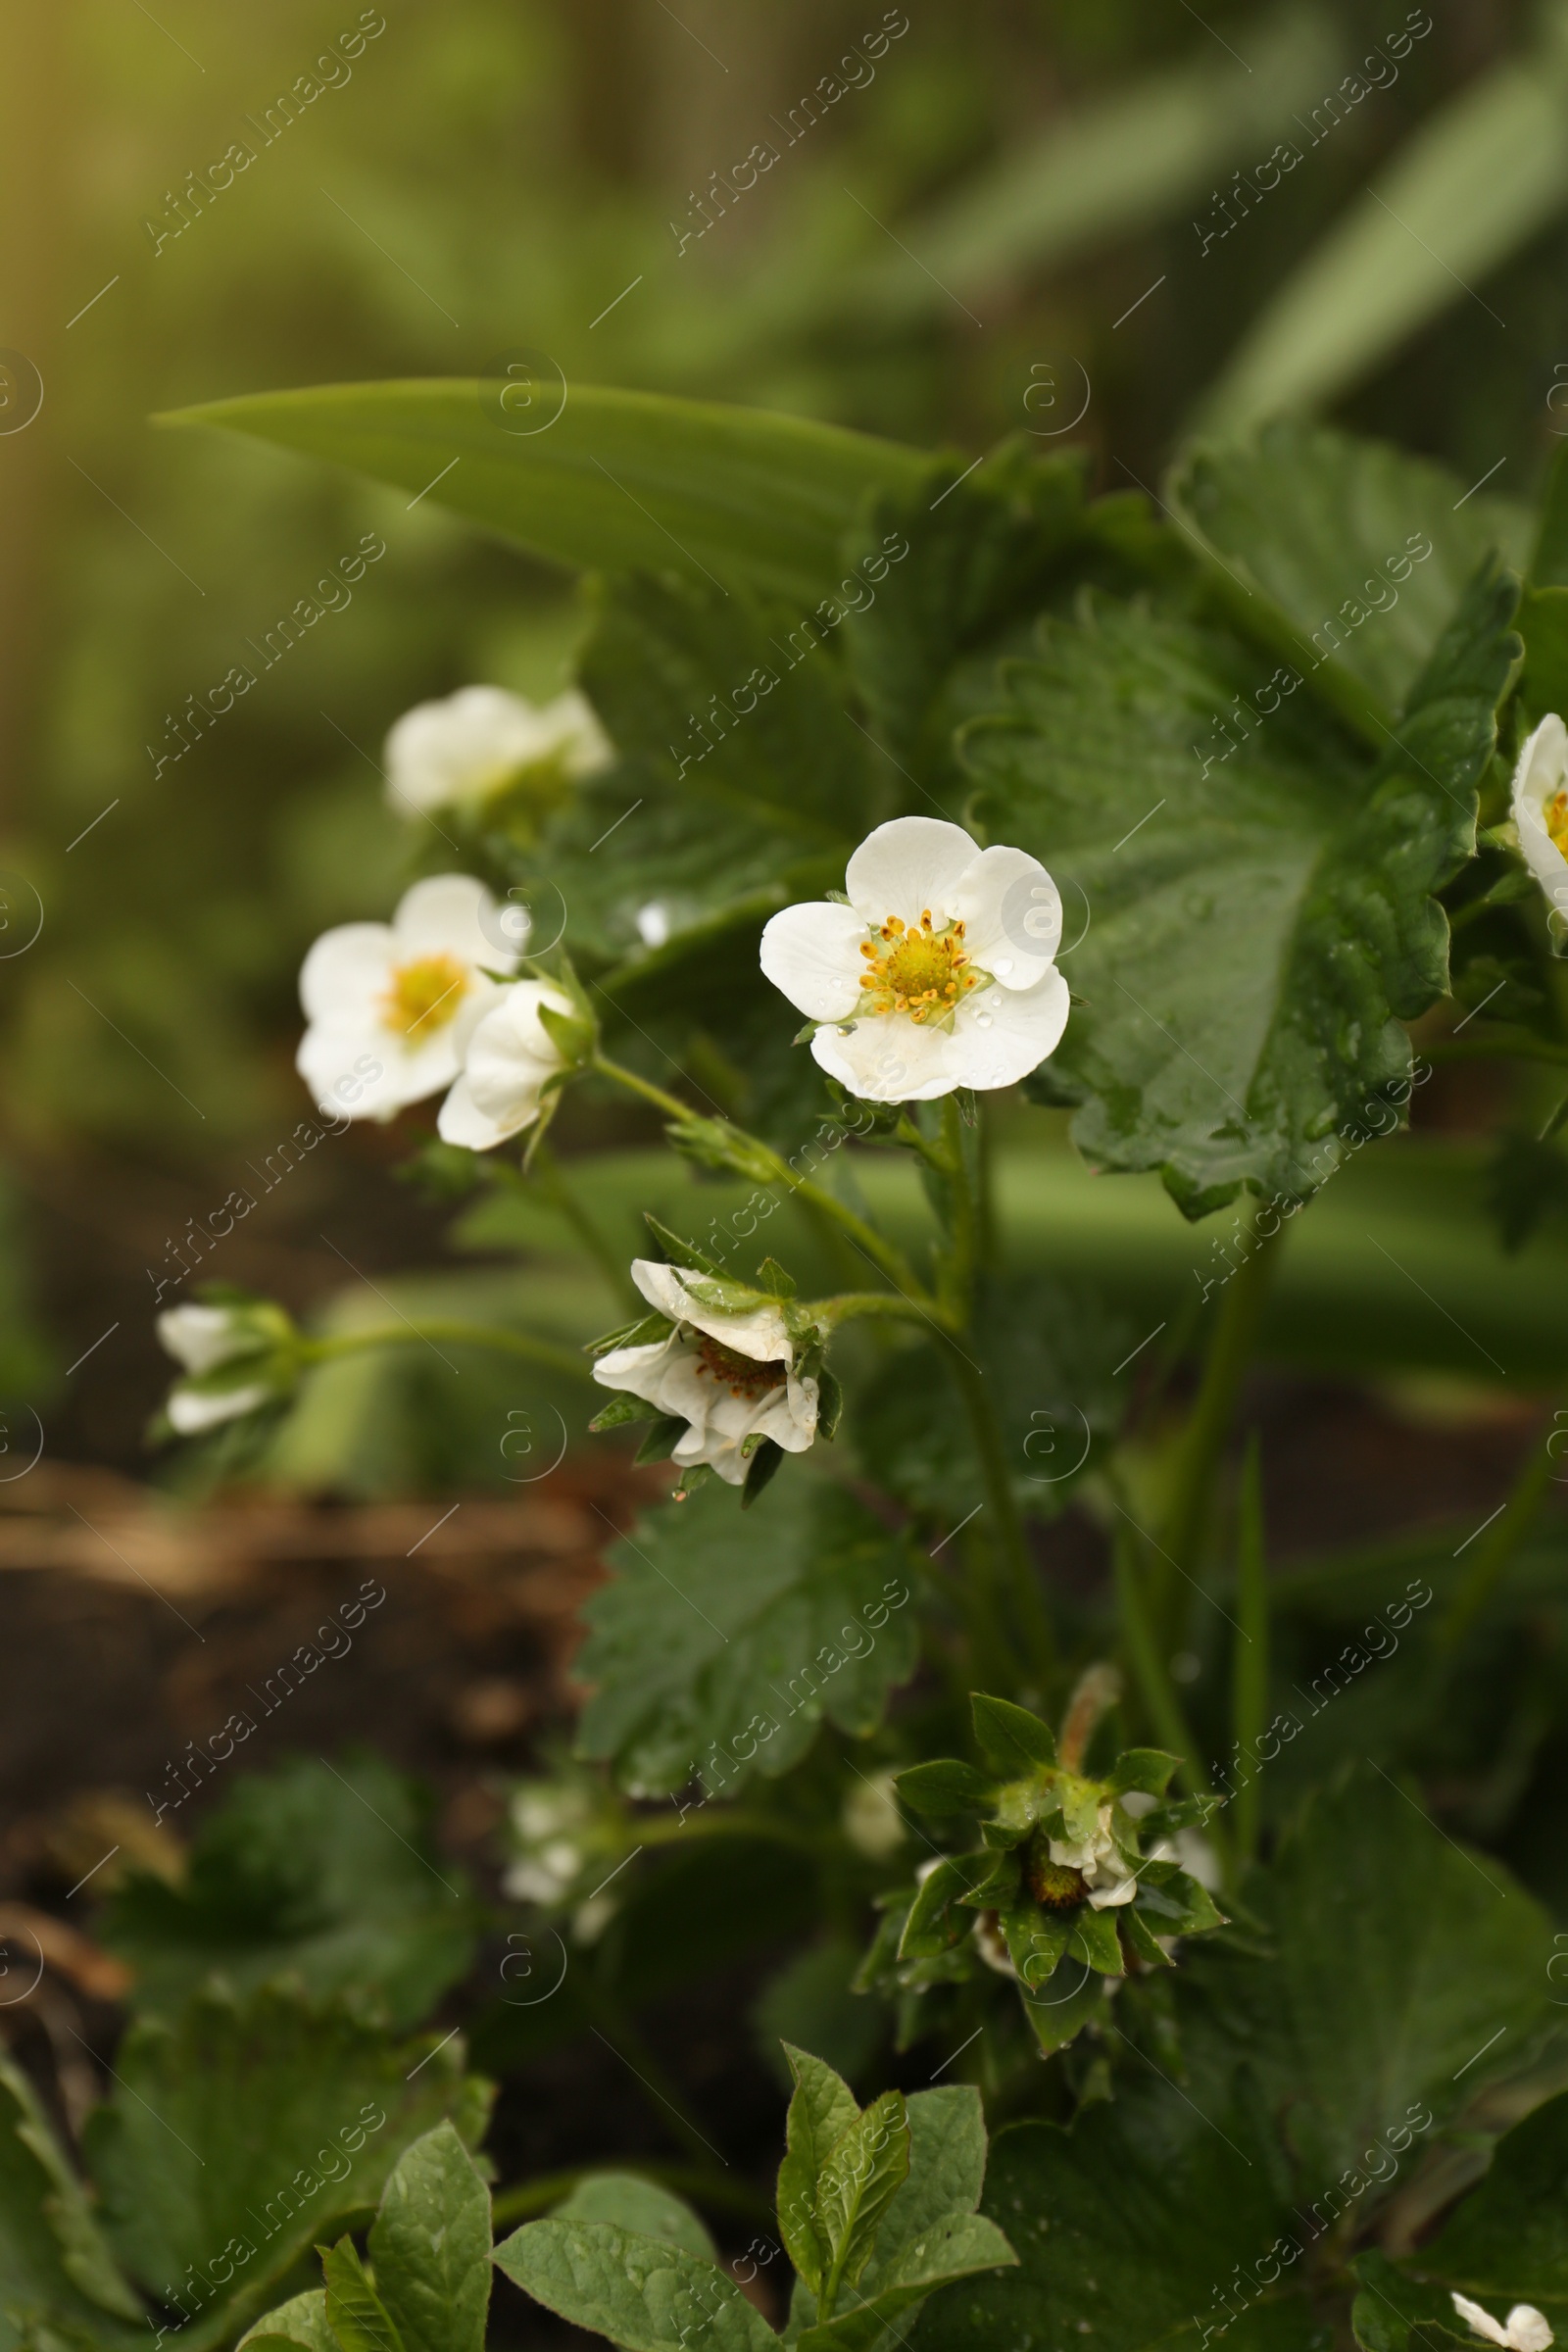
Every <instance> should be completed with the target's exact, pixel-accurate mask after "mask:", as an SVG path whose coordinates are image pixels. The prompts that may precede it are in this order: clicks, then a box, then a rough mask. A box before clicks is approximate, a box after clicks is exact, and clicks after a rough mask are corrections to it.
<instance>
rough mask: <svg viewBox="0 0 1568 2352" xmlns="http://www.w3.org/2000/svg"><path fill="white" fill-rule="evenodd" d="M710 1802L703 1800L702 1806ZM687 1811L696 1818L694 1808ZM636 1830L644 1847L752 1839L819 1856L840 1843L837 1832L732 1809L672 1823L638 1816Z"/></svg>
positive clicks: (681, 1818) (682, 1816) (681, 1816)
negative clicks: (690, 1840)
mask: <svg viewBox="0 0 1568 2352" xmlns="http://www.w3.org/2000/svg"><path fill="white" fill-rule="evenodd" d="M709 1801H711V1800H709V1799H706V1798H705V1799H704V1800H703V1802H704V1803H705V1804H706V1803H707V1802H709ZM689 1810H690V1811H691V1812H692V1813H693V1815H694V1816H695V1815H696V1807H695V1806H693V1807H691V1808H689ZM637 1828H638V1830H639V1832H640V1834H641V1838H642V1842H643V1844H644V1845H674V1844H676V1843H677V1842H678V1841H679V1840H680V1839H682V1838H758V1839H759V1840H760V1841H762V1842H764V1843H766V1844H768V1845H787V1846H789V1847H791V1848H792V1849H793V1850H794V1851H795V1852H797V1853H806V1854H820V1853H821V1852H822V1851H823V1850H824V1848H825V1847H827V1846H830V1845H831V1846H834V1847H836V1846H837V1845H838V1843H839V1838H838V1835H837V1832H836V1831H832V1830H829V1831H825V1832H824V1831H816V1830H808V1829H804V1828H802V1827H801V1825H800V1824H799V1823H797V1822H793V1821H780V1820H778V1819H777V1818H776V1817H775V1816H774V1815H773V1814H771V1813H744V1812H742V1811H740V1810H739V1808H738V1807H734V1806H732V1807H730V1808H729V1810H728V1811H725V1812H718V1813H713V1814H705V1815H703V1816H702V1817H700V1818H693V1819H691V1820H688V1819H687V1817H686V1814H684V1813H683V1814H681V1815H680V1817H679V1818H678V1819H677V1820H675V1821H664V1820H662V1819H655V1820H652V1821H650V1820H649V1819H648V1817H647V1816H646V1815H644V1814H640V1815H639V1816H638V1820H637Z"/></svg>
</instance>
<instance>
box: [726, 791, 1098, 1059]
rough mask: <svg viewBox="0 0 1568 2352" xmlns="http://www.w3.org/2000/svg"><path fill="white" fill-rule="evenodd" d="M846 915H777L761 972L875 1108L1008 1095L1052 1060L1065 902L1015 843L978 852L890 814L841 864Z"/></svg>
mask: <svg viewBox="0 0 1568 2352" xmlns="http://www.w3.org/2000/svg"><path fill="white" fill-rule="evenodd" d="M844 879H845V888H846V891H847V893H848V897H849V905H848V906H840V905H838V904H836V903H834V902H832V901H828V900H818V901H812V902H809V903H808V904H806V905H803V906H798V907H785V908H784V909H783V911H782V912H781V913H779V914H775V915H774V916H773V917H772V918H771V920H770V921H769V922H768V924H767V926H766V928H765V929H764V931H763V933H762V945H761V963H762V969H763V971H764V972H765V973H766V975H767V977H768V979H769V980H771V981H772V983H773V985H774V987H775V988H777V989H779V990H781V991H782V992H783V994H784V995H785V996H786V997H788V998H789V1000H790V1002H791V1004H792V1005H798V1006H799V1007H800V1009H801V1011H802V1012H804V1013H805V1014H806V1015H807V1017H808V1018H809V1020H811V1021H814V1022H816V1023H818V1024H820V1025H819V1026H818V1027H817V1029H816V1032H815V1034H814V1036H813V1037H812V1039H811V1052H812V1054H814V1055H815V1057H816V1059H817V1061H818V1062H820V1064H821V1066H822V1068H823V1069H824V1070H826V1071H827V1073H828V1075H829V1077H830V1078H836V1079H837V1080H838V1081H839V1083H840V1085H842V1086H846V1087H848V1088H849V1090H850V1092H851V1093H852V1094H855V1095H859V1096H861V1097H863V1098H864V1099H865V1100H866V1101H868V1102H872V1103H920V1102H928V1101H930V1100H931V1099H932V1098H934V1097H935V1096H938V1095H948V1094H952V1093H953V1091H954V1089H955V1088H956V1087H960V1086H965V1087H978V1088H981V1089H987V1088H992V1087H999V1086H1011V1085H1013V1084H1014V1083H1015V1082H1016V1081H1017V1080H1018V1079H1020V1078H1026V1077H1027V1076H1028V1074H1029V1072H1030V1071H1031V1070H1033V1069H1035V1068H1037V1067H1038V1065H1039V1064H1040V1063H1041V1062H1042V1061H1044V1060H1045V1058H1046V1056H1047V1055H1048V1054H1052V1053H1054V1050H1055V1048H1056V1046H1057V1044H1058V1042H1059V1040H1060V1038H1061V1033H1062V1031H1063V1029H1064V1028H1065V1027H1066V1025H1067V1008H1068V1003H1069V997H1068V990H1067V983H1066V981H1065V980H1064V979H1063V978H1062V976H1061V974H1060V973H1059V972H1058V971H1057V969H1056V966H1055V961H1054V956H1055V952H1056V948H1057V945H1058V944H1059V942H1060V938H1061V900H1060V898H1059V896H1058V894H1057V891H1056V886H1055V884H1054V882H1053V881H1052V879H1051V876H1050V875H1049V874H1048V873H1047V871H1046V869H1045V867H1044V866H1043V865H1042V864H1041V863H1040V861H1039V859H1038V858H1031V857H1030V856H1029V855H1028V853H1027V852H1026V851H1024V850H1015V849H1006V848H1003V847H1000V846H999V847H997V848H995V849H989V850H982V849H981V848H980V847H979V846H978V844H977V843H975V842H974V841H972V840H971V839H970V837H969V835H968V834H967V833H965V832H964V831H963V829H962V827H961V826H959V825H950V824H947V823H945V822H944V821H942V820H941V819H939V818H937V817H930V816H900V817H895V818H894V819H893V821H892V822H891V823H890V824H886V825H878V827H877V828H876V831H875V832H874V833H871V834H869V835H868V836H867V837H866V839H865V840H864V841H862V842H861V844H860V846H859V848H858V850H857V851H856V853H855V855H854V857H853V858H851V859H850V863H849V870H848V872H847V873H846V875H845V878H844Z"/></svg>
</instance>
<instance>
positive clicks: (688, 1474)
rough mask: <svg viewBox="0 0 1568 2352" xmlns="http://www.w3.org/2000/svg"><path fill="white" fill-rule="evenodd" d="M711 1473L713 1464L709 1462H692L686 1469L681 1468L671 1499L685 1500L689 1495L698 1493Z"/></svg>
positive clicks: (676, 1500)
mask: <svg viewBox="0 0 1568 2352" xmlns="http://www.w3.org/2000/svg"><path fill="white" fill-rule="evenodd" d="M712 1475H713V1465H712V1463H711V1462H693V1463H692V1464H691V1466H690V1467H689V1468H688V1469H685V1470H682V1472H681V1474H680V1483H679V1485H678V1486H677V1487H676V1489H675V1492H674V1495H672V1497H671V1500H672V1501H675V1502H685V1501H686V1500H687V1498H688V1497H689V1496H690V1495H698V1494H700V1493H701V1492H702V1490H703V1488H704V1487H706V1486H707V1484H708V1482H709V1480H710V1479H711V1477H712Z"/></svg>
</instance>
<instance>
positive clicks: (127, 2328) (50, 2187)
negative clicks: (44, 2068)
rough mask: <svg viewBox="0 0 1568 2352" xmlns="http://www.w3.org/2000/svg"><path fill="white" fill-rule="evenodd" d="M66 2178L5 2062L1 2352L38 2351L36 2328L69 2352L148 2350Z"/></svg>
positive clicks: (1, 2075) (0, 2100)
mask: <svg viewBox="0 0 1568 2352" xmlns="http://www.w3.org/2000/svg"><path fill="white" fill-rule="evenodd" d="M70 2180H71V2176H70V2173H69V2168H68V2167H67V2165H66V2160H65V2157H64V2155H63V2154H62V2152H61V2151H60V2149H59V2147H58V2145H57V2144H56V2143H55V2141H54V2138H53V2134H52V2133H51V2132H50V2131H48V2127H47V2125H45V2124H44V2122H43V2119H42V2117H41V2115H40V2113H39V2110H38V2105H37V2101H36V2099H35V2098H34V2096H33V2093H32V2091H31V2089H30V2087H29V2086H28V2085H27V2083H26V2082H25V2079H24V2078H23V2077H22V2076H21V2075H20V2074H19V2073H18V2071H17V2070H16V2069H15V2068H14V2067H13V2066H12V2064H11V2062H10V2061H9V2060H8V2059H3V2058H0V2352H38V2347H39V2345H40V2340H41V2339H40V2336H39V2335H35V2334H34V2332H33V2329H34V2327H37V2328H39V2329H40V2330H41V2329H43V2328H45V2327H48V2328H49V2329H51V2330H52V2331H53V2344H54V2345H63V2344H70V2345H72V2346H73V2352H74V2346H75V2345H77V2344H92V2345H101V2346H103V2347H105V2352H129V2347H131V2346H133V2345H137V2344H139V2345H141V2346H142V2347H143V2348H144V2352H145V2346H146V2344H147V2337H146V2335H145V2334H144V2333H143V2332H142V2329H143V2326H144V2325H145V2323H144V2322H143V2321H142V2320H141V2317H140V2313H141V2306H140V2304H139V2302H137V2301H136V2300H135V2298H134V2297H133V2296H132V2295H131V2293H130V2290H129V2289H128V2287H127V2286H126V2285H125V2283H124V2281H123V2278H121V2277H120V2274H119V2272H118V2271H117V2269H116V2267H115V2264H114V2259H113V2256H112V2255H111V2254H110V2253H109V2251H108V2249H107V2247H106V2246H105V2244H104V2241H103V2239H102V2238H101V2237H100V2236H98V2234H97V2232H96V2229H95V2226H94V2224H93V2221H92V2217H91V2215H90V2213H89V2212H88V2210H87V2209H86V2206H85V2202H84V2200H83V2199H82V2196H81V2191H80V2189H79V2188H76V2189H74V2191H73V2190H72V2189H71V2188H70V2187H69V2186H68V2185H66V2184H68V2183H69V2182H70ZM67 2200H69V2204H68V2202H67ZM71 2207H74V2208H75V2211H74V2212H73V2211H71V2210H70V2208H71ZM83 2225H85V2228H83ZM116 2312H118V2313H119V2314H120V2315H121V2316H119V2317H116V2316H113V2315H114V2314H115V2313H116ZM42 2340H43V2341H45V2342H47V2340H48V2339H46V2338H45V2339H42Z"/></svg>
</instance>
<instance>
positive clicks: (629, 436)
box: [159, 379, 924, 605]
mask: <svg viewBox="0 0 1568 2352" xmlns="http://www.w3.org/2000/svg"><path fill="white" fill-rule="evenodd" d="M551 397H552V403H553V400H554V395H552V396H551ZM497 401H498V389H497V387H496V386H493V385H490V384H488V383H486V382H484V381H479V382H474V381H470V380H466V379H455V380H451V381H445V380H437V381H429V382H424V383H417V382H415V383H383V384H325V385H322V386H320V387H319V388H316V389H313V390H309V391H299V392H270V393H263V394H255V395H251V396H249V397H247V398H244V399H240V400H219V401H211V402H209V403H208V404H207V405H206V406H205V407H201V408H192V409H180V410H177V411H175V412H174V413H173V414H172V415H171V416H168V417H162V418H160V419H159V421H160V422H161V423H165V424H211V425H220V426H221V427H222V428H223V429H224V430H225V431H229V432H238V433H251V434H254V435H256V436H257V437H258V438H260V439H261V440H264V441H276V442H278V443H280V444H281V445H282V446H283V447H284V448H285V449H294V450H298V451H300V452H301V453H302V454H303V455H305V456H308V457H315V458H324V459H327V460H329V461H331V462H332V463H334V464H337V465H340V466H353V467H354V468H355V469H356V470H357V471H359V472H361V473H369V474H373V475H374V476H375V477H376V479H377V480H379V481H384V482H392V483H395V484H396V485H397V486H398V487H399V488H401V489H404V490H411V491H418V492H428V493H429V495H430V496H431V497H432V498H433V499H436V500H437V501H438V503H439V504H441V505H443V506H446V507H450V508H451V509H452V510H453V512H454V513H456V514H459V515H467V516H468V517H469V519H470V520H472V521H474V522H478V523H481V524H483V525H484V526H485V528H487V529H489V530H493V531H499V532H500V533H501V534H502V535H503V536H504V537H507V538H511V539H517V540H520V541H521V542H522V544H523V545H524V546H525V547H527V548H529V549H531V550H532V552H533V553H534V554H535V555H539V556H545V557H547V558H549V559H550V560H551V561H552V562H553V563H557V564H568V565H570V566H572V567H573V568H575V569H580V570H605V571H631V570H648V571H670V570H673V571H676V572H677V573H679V574H680V575H681V576H682V577H683V578H685V579H698V578H703V577H708V578H711V577H712V576H713V575H714V574H715V573H716V574H717V575H718V577H719V579H720V580H722V581H724V582H727V583H730V584H737V583H742V584H745V585H747V586H750V587H754V588H757V589H759V590H760V591H761V592H762V593H764V594H768V595H775V596H785V597H788V598H789V599H790V600H791V601H792V602H793V603H795V604H797V605H799V604H812V603H814V602H815V601H816V599H817V598H818V597H819V596H821V595H822V594H823V593H824V592H825V591H826V590H827V589H828V588H830V587H831V586H832V584H833V581H834V579H835V577H836V576H837V561H838V542H839V538H840V536H841V534H842V533H843V531H844V530H845V529H846V527H847V526H848V525H849V524H850V523H851V522H852V521H853V520H854V518H855V515H856V514H857V511H858V507H859V504H860V501H861V499H862V497H863V496H864V494H865V493H866V492H867V491H868V490H872V489H891V488H898V487H902V486H903V485H905V484H907V483H908V482H911V481H913V480H914V479H916V478H917V476H918V474H919V471H920V468H921V466H922V465H923V463H924V461H923V459H922V458H921V457H920V455H919V454H918V452H916V451H914V450H907V449H901V448H899V447H898V446H897V445H896V444H895V443H893V442H891V441H879V440H875V439H873V438H872V437H871V436H870V435H869V434H864V433H851V432H845V431H844V430H842V429H841V428H840V427H838V426H835V425H826V424H815V423H811V422H809V421H808V420H806V419H804V418H802V417H782V416H777V415H773V414H770V413H768V412H766V411H763V410H753V409H738V408H723V407H719V406H718V405H716V404H714V403H712V402H707V401H694V400H671V399H666V398H663V397H662V396H659V395H657V394H654V393H649V392H617V391H609V390H606V389H605V388H604V387H603V386H601V385H593V384H577V383H574V384H572V385H571V386H570V387H569V392H568V393H567V394H566V396H565V401H564V408H562V409H561V411H560V412H559V414H558V416H557V418H556V421H555V422H554V423H553V424H550V425H548V426H546V427H543V428H541V429H540V430H538V431H534V432H529V433H516V432H514V431H513V430H512V429H511V428H510V427H509V426H508V425H507V424H505V423H504V422H503V421H502V419H501V417H500V414H499V409H498V406H497ZM443 467H445V468H448V471H447V473H446V478H445V479H444V480H440V479H439V477H440V476H441V474H442V469H443Z"/></svg>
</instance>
